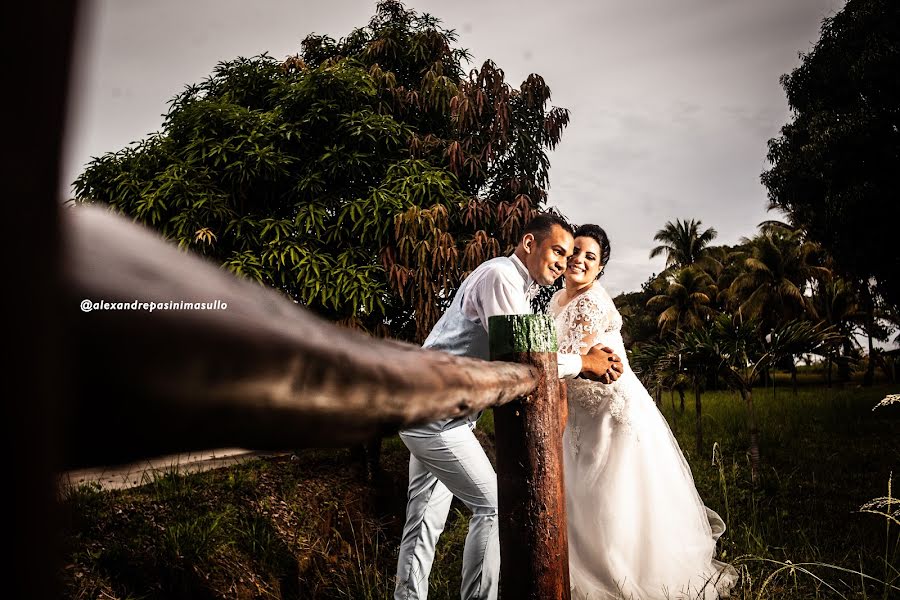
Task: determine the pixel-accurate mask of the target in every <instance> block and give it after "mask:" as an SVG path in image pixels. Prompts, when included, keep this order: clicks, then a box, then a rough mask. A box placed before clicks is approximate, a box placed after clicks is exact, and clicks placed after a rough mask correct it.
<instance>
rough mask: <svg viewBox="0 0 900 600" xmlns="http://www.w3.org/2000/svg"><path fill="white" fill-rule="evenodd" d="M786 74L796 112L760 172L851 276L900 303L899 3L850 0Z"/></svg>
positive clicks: (774, 196)
mask: <svg viewBox="0 0 900 600" xmlns="http://www.w3.org/2000/svg"><path fill="white" fill-rule="evenodd" d="M801 58H802V63H801V65H800V66H799V67H797V68H796V69H795V70H794V71H793V72H792V73H790V74H789V75H785V76H783V77H782V80H781V82H782V85H783V87H784V89H785V92H786V93H787V99H788V103H789V105H790V107H791V110H792V112H793V115H792V119H791V121H790V122H789V123H787V124H786V125H785V126H784V127H782V129H781V135H780V136H779V137H777V138H774V139H772V140H770V141H769V152H768V158H769V161H770V162H771V163H772V167H771V168H770V169H769V170H767V171H766V172H764V173H763V174H762V181H763V183H764V184H765V186H766V187H767V188H768V194H769V199H770V201H771V206H772V207H777V208H780V209H782V210H784V211H785V212H786V213H787V214H788V215H789V217H790V219H791V221H792V223H793V224H795V225H797V226H800V227H802V228H804V229H805V230H806V231H807V232H808V234H809V236H810V238H811V239H813V240H815V241H817V242H819V243H821V244H822V245H823V246H824V247H825V248H826V249H827V250H828V251H829V252H830V253H831V255H832V256H833V257H834V260H835V262H836V264H837V265H838V267H839V268H840V270H841V271H845V272H848V273H850V274H852V275H853V278H854V279H858V280H868V279H869V278H870V277H874V278H875V279H876V280H877V282H878V290H879V292H880V293H881V294H883V295H884V296H885V298H886V299H887V300H888V301H889V303H890V304H892V305H895V306H896V305H898V304H900V275H898V274H900V254H898V253H897V252H892V251H885V244H887V243H889V242H888V241H889V240H892V239H894V237H895V236H896V229H897V223H898V222H900V204H898V203H897V201H896V198H897V186H896V173H897V172H898V171H900V78H898V77H897V73H898V72H900V4H898V3H897V2H896V1H895V0H849V1H848V2H847V3H846V5H845V6H844V7H843V9H842V10H840V11H839V12H837V13H836V14H835V15H834V16H831V17H828V18H826V19H825V20H824V21H823V23H822V28H821V37H820V38H819V40H818V42H816V44H815V46H814V47H813V49H812V50H811V51H809V52H808V53H806V54H803V55H801Z"/></svg>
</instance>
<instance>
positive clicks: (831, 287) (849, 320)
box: [811, 277, 867, 387]
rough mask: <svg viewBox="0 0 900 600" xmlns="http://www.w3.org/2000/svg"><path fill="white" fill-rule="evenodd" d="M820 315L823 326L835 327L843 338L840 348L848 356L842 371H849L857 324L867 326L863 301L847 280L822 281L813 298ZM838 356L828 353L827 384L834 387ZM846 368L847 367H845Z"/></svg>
mask: <svg viewBox="0 0 900 600" xmlns="http://www.w3.org/2000/svg"><path fill="white" fill-rule="evenodd" d="M811 301H812V304H813V306H814V307H815V310H816V313H817V314H818V316H819V318H820V319H821V320H822V322H823V323H825V324H826V325H830V326H832V327H834V329H835V331H837V332H838V334H839V335H840V337H841V343H840V346H841V347H843V349H844V356H842V357H840V359H839V365H842V368H841V369H839V370H841V371H847V370H848V368H849V363H848V362H847V361H848V360H849V353H848V351H849V349H850V347H851V344H852V343H853V333H854V329H855V328H856V326H857V325H859V324H861V323H864V322H865V320H866V316H867V315H866V312H865V311H863V310H862V308H861V306H860V298H859V296H858V294H857V293H856V290H855V289H854V288H853V286H852V285H851V284H850V283H848V282H847V281H846V280H844V279H840V278H837V277H836V278H833V279H828V280H825V281H822V282H820V283H819V285H817V286H816V289H815V292H814V293H813V295H812V298H811ZM834 359H835V357H834V356H833V355H832V353H829V354H828V357H827V359H826V360H827V361H828V368H827V381H828V387H831V368H832V365H833V363H834V362H835V361H834ZM844 365H845V366H844Z"/></svg>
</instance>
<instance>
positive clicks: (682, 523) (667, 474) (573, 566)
mask: <svg viewBox="0 0 900 600" xmlns="http://www.w3.org/2000/svg"><path fill="white" fill-rule="evenodd" d="M563 293H564V292H563V291H560V292H557V293H556V295H555V296H553V298H552V299H551V301H550V314H551V315H552V316H553V318H554V321H555V325H556V331H557V336H558V338H559V351H560V352H567V353H578V354H585V353H586V352H587V351H588V349H589V348H590V347H591V346H594V345H595V344H598V343H603V344H604V345H606V346H609V347H610V348H612V349H613V350H614V351H615V352H616V354H618V355H619V356H620V357H621V358H622V364H623V367H624V372H623V373H622V375H621V376H620V377H619V379H618V380H617V381H616V382H615V383H612V384H610V385H605V384H602V383H598V382H593V381H588V380H585V379H574V380H569V381H568V403H569V418H568V423H567V426H566V431H565V433H564V436H563V458H564V469H565V488H566V510H567V513H568V515H567V516H568V534H569V575H570V578H571V587H572V599H573V600H613V599H621V598H628V599H634V600H657V599H659V600H674V599H676V598H685V599H686V598H695V599H696V598H700V599H703V600H712V599H715V598H719V597H720V596H722V597H725V596H727V594H728V590H730V589H731V588H732V587H733V586H734V583H735V580H736V579H737V572H736V571H735V569H734V568H733V567H732V566H730V565H727V564H725V563H722V562H719V561H717V560H715V559H714V558H713V554H714V552H715V547H716V540H717V539H718V538H719V536H720V535H722V533H723V532H724V531H725V523H724V522H723V521H722V519H721V518H720V517H719V515H717V514H716V513H715V512H713V511H712V510H710V509H708V508H706V507H705V506H704V505H703V502H702V501H701V500H700V497H699V495H698V494H697V489H696V487H695V485H694V479H693V476H692V475H691V470H690V467H689V466H688V464H687V462H686V461H685V459H684V455H683V454H682V452H681V449H680V448H679V446H678V443H677V442H676V441H675V438H674V437H673V436H672V432H671V430H670V429H669V426H668V424H667V423H666V420H665V418H664V417H663V416H662V414H660V412H659V410H658V409H657V408H656V404H655V403H654V402H653V399H652V398H651V397H650V395H649V394H648V393H647V390H646V389H645V388H644V386H643V385H642V384H641V382H640V381H639V380H638V378H637V376H636V375H635V374H634V372H633V371H632V370H631V368H630V367H629V366H628V361H627V358H626V355H625V346H624V343H623V342H622V334H621V328H622V317H621V316H620V315H619V312H618V311H617V310H616V307H615V305H614V304H613V301H612V299H611V298H610V297H609V294H608V293H607V292H606V290H605V289H603V287H602V286H601V285H600V284H599V283H597V282H595V283H594V284H593V285H592V286H591V288H589V289H588V290H587V291H586V292H583V293H582V294H581V295H579V296H577V297H575V298H574V299H573V300H572V301H570V302H569V303H567V304H566V305H565V306H560V298H561V297H562V295H563Z"/></svg>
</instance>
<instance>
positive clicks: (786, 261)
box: [729, 228, 831, 328]
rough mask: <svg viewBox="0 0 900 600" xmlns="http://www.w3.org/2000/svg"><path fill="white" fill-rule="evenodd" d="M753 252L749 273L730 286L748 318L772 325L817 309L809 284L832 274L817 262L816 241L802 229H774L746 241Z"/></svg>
mask: <svg viewBox="0 0 900 600" xmlns="http://www.w3.org/2000/svg"><path fill="white" fill-rule="evenodd" d="M746 242H747V243H748V244H749V245H750V255H749V256H748V257H747V258H746V259H745V260H744V267H745V269H746V270H745V272H744V273H741V274H740V275H738V276H737V277H736V278H735V280H734V281H733V282H732V284H731V286H730V287H729V295H730V296H731V297H732V299H733V302H734V303H735V304H737V312H738V313H739V314H741V315H743V316H744V317H749V318H761V319H762V320H763V322H764V324H765V325H767V326H769V328H772V327H774V326H775V325H777V324H778V323H783V322H785V321H788V320H791V319H795V318H798V317H800V316H801V315H803V314H804V313H809V314H810V315H812V316H815V314H816V313H815V308H814V307H813V306H812V305H811V303H810V301H809V297H807V296H806V294H805V292H806V290H807V286H808V284H809V283H810V282H811V281H813V280H814V279H816V278H826V277H829V276H830V275H831V271H829V270H828V269H827V268H825V267H822V266H818V265H816V264H814V255H815V254H816V253H817V252H818V251H819V248H818V246H817V245H816V244H814V243H812V242H808V241H804V240H803V238H802V234H801V232H799V231H789V230H786V229H780V228H773V229H770V230H769V233H764V234H762V235H759V236H757V237H755V238H753V239H752V240H746Z"/></svg>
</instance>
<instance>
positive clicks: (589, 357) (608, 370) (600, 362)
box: [581, 344, 622, 383]
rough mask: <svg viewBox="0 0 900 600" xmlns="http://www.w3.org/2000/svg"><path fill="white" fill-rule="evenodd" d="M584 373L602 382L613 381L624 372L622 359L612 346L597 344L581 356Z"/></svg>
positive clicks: (589, 377)
mask: <svg viewBox="0 0 900 600" xmlns="http://www.w3.org/2000/svg"><path fill="white" fill-rule="evenodd" d="M581 362H582V367H581V372H582V374H583V375H584V376H585V377H587V378H588V379H593V380H594V381H599V382H601V383H612V382H613V381H615V380H616V379H618V378H619V376H620V375H621V374H622V360H621V359H620V358H619V357H618V356H617V355H616V353H615V352H613V350H612V348H609V347H607V346H601V345H599V344H598V345H596V346H594V347H593V348H591V349H590V350H588V353H587V354H585V355H584V356H582V357H581Z"/></svg>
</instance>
